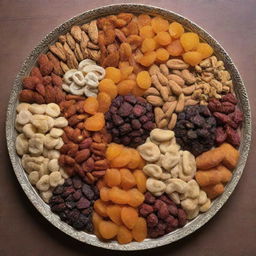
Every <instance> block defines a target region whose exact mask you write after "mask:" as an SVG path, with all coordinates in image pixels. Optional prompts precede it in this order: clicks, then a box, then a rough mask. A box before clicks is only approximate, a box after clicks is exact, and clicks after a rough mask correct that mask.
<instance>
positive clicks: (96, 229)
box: [92, 211, 102, 238]
mask: <svg viewBox="0 0 256 256" xmlns="http://www.w3.org/2000/svg"><path fill="white" fill-rule="evenodd" d="M101 221H102V218H101V216H100V215H99V214H98V213H97V212H95V211H93V213H92V224H93V227H94V234H95V235H96V236H97V237H98V238H102V236H101V235H100V233H99V224H100V222H101Z"/></svg>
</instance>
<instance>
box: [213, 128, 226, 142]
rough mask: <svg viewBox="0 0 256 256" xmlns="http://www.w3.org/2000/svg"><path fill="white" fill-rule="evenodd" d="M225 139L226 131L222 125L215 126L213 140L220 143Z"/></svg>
mask: <svg viewBox="0 0 256 256" xmlns="http://www.w3.org/2000/svg"><path fill="white" fill-rule="evenodd" d="M226 139H227V133H226V131H225V130H224V128H223V127H221V126H219V127H217V128H216V137H215V142H216V144H217V145H220V144H222V143H223V142H224V141H225V140H226Z"/></svg>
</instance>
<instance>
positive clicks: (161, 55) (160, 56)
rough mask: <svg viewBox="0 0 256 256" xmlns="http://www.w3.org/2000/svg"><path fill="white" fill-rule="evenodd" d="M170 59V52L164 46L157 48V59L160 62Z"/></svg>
mask: <svg viewBox="0 0 256 256" xmlns="http://www.w3.org/2000/svg"><path fill="white" fill-rule="evenodd" d="M168 59H169V52H168V51H167V50H166V49H164V48H159V49H157V50H156V60H157V61H158V62H165V61H167V60H168Z"/></svg>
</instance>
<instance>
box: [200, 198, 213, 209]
mask: <svg viewBox="0 0 256 256" xmlns="http://www.w3.org/2000/svg"><path fill="white" fill-rule="evenodd" d="M211 206H212V202H211V200H210V199H209V198H207V201H206V202H205V203H204V204H203V205H201V206H200V208H199V210H200V212H206V211H208V210H209V209H210V208H211Z"/></svg>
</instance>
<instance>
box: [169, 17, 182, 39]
mask: <svg viewBox="0 0 256 256" xmlns="http://www.w3.org/2000/svg"><path fill="white" fill-rule="evenodd" d="M169 33H170V35H171V37H172V38H175V39H177V38H180V37H181V35H182V34H183V33H184V27H183V26H182V25H181V24H180V23H178V22H176V21H174V22H172V23H171V24H170V26H169Z"/></svg>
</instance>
